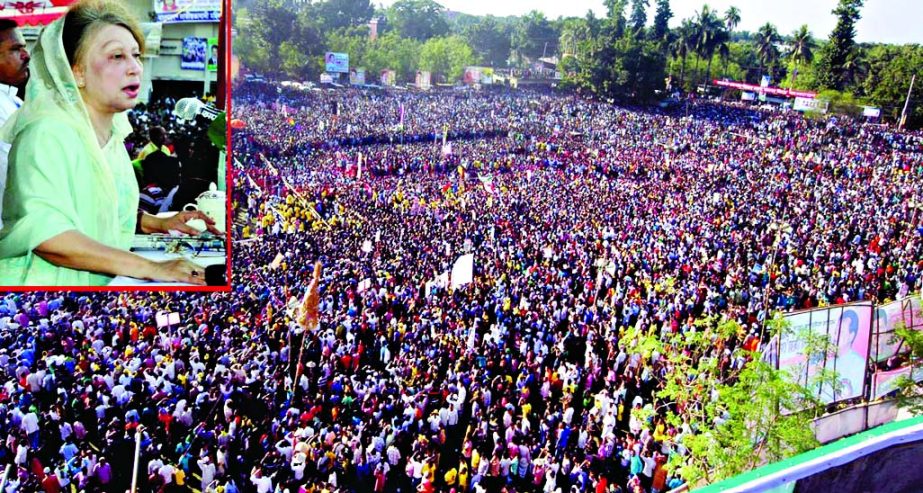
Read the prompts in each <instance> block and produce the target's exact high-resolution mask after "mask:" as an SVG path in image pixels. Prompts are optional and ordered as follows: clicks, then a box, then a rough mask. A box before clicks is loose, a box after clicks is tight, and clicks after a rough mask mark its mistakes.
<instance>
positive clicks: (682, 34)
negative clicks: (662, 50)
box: [670, 19, 695, 84]
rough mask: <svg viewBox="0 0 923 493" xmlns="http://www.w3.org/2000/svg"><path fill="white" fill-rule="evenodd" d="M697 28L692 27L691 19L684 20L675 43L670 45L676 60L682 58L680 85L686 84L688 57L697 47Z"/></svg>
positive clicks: (671, 52)
mask: <svg viewBox="0 0 923 493" xmlns="http://www.w3.org/2000/svg"><path fill="white" fill-rule="evenodd" d="M694 39H695V27H694V26H693V25H692V21H691V20H689V19H683V22H682V24H680V26H679V28H678V29H677V30H676V37H675V38H674V39H673V42H672V43H670V54H671V55H672V56H673V57H674V58H680V59H681V60H682V64H681V65H680V67H681V68H680V73H679V80H680V84H684V83H685V82H686V57H687V56H689V52H691V51H692V48H693V46H695V41H694Z"/></svg>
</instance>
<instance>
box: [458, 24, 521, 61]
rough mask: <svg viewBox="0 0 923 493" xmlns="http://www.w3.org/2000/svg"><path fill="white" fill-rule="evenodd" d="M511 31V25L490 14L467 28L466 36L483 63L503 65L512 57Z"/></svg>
mask: <svg viewBox="0 0 923 493" xmlns="http://www.w3.org/2000/svg"><path fill="white" fill-rule="evenodd" d="M510 33H511V29H510V28H509V26H507V25H501V24H500V23H499V22H497V18H496V17H494V16H491V15H488V16H486V17H483V18H481V19H480V20H478V22H476V23H474V24H472V25H470V26H469V27H468V28H466V29H465V30H464V37H465V38H466V39H467V40H468V44H469V45H470V46H471V48H472V49H473V50H474V52H475V53H476V54H477V56H478V58H480V60H481V62H482V63H484V64H486V65H490V66H492V67H502V66H506V63H507V60H509V58H510V47H511V44H510Z"/></svg>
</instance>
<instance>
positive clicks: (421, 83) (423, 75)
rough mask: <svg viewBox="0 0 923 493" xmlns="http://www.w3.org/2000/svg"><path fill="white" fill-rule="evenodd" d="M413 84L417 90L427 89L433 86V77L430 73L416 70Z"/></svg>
mask: <svg viewBox="0 0 923 493" xmlns="http://www.w3.org/2000/svg"><path fill="white" fill-rule="evenodd" d="M414 83H415V85H416V86H417V87H418V88H419V89H429V88H431V87H432V86H433V76H432V74H431V73H430V72H427V71H424V70H417V75H416V77H415V80H414Z"/></svg>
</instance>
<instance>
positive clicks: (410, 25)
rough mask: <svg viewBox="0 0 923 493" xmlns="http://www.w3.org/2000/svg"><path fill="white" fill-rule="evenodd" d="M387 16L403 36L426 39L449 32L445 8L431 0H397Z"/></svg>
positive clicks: (389, 21)
mask: <svg viewBox="0 0 923 493" xmlns="http://www.w3.org/2000/svg"><path fill="white" fill-rule="evenodd" d="M387 16H388V24H390V25H391V27H392V28H394V29H395V30H396V31H397V32H398V34H400V35H401V36H403V37H405V38H413V39H416V40H419V41H426V40H428V39H430V38H434V37H437V36H445V35H446V34H448V32H449V23H448V22H447V21H446V19H445V8H444V7H443V6H442V5H440V4H438V3H436V2H434V1H433V0H398V1H397V2H395V3H394V5H392V6H391V7H390V8H389V9H388V10H387Z"/></svg>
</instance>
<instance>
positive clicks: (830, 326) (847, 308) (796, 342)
mask: <svg viewBox="0 0 923 493" xmlns="http://www.w3.org/2000/svg"><path fill="white" fill-rule="evenodd" d="M872 310H873V306H872V304H871V303H869V302H863V303H854V304H850V305H839V306H833V307H829V308H819V309H816V310H807V311H802V312H796V313H791V314H787V315H785V320H786V322H788V323H789V324H790V330H787V331H786V332H785V333H784V334H783V335H782V338H781V340H775V341H773V342H772V343H771V344H769V345H767V347H766V356H767V359H768V360H769V361H771V362H773V363H775V364H777V365H778V367H779V368H780V369H787V370H789V371H790V372H791V373H792V375H793V376H794V377H795V379H796V381H798V382H799V383H801V384H807V383H808V382H809V381H811V380H812V377H814V376H815V375H817V374H818V373H819V372H820V371H821V370H828V371H832V372H835V373H836V375H837V381H838V382H839V384H838V387H839V388H838V389H837V388H834V387H833V386H831V385H824V386H823V387H822V388H818V389H817V396H818V397H819V398H820V399H821V400H822V401H823V402H825V403H831V402H836V401H842V400H846V399H853V398H856V397H861V396H862V395H863V393H864V390H865V384H866V381H865V380H866V378H865V377H866V364H867V361H868V353H869V342H870V341H869V339H870V337H871V326H872ZM806 332H807V333H814V334H816V335H824V336H826V337H827V338H828V341H829V342H830V344H831V345H832V348H833V351H832V354H823V352H820V353H818V354H812V355H806V354H805V346H806V342H805V337H804V335H805V333H806Z"/></svg>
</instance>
